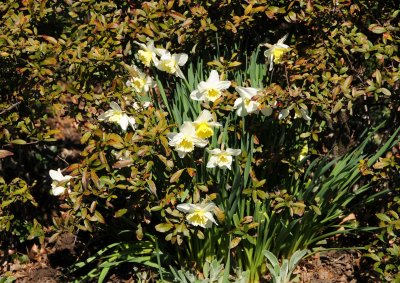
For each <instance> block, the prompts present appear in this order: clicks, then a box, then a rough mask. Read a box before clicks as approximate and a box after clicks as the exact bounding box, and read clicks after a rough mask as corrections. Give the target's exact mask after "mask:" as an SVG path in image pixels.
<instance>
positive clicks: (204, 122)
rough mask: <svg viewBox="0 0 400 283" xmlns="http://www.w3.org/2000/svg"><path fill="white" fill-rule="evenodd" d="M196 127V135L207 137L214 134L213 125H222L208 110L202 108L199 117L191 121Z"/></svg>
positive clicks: (202, 137)
mask: <svg viewBox="0 0 400 283" xmlns="http://www.w3.org/2000/svg"><path fill="white" fill-rule="evenodd" d="M193 125H194V126H195V128H196V136H197V137H199V138H201V139H207V138H209V137H211V136H212V135H213V134H214V131H213V127H221V126H222V125H221V124H220V123H218V122H215V121H214V119H213V116H212V114H211V112H210V111H208V110H203V111H202V112H201V113H200V115H199V117H197V119H196V120H195V121H194V122H193Z"/></svg>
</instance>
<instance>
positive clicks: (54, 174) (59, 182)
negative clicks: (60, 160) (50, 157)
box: [49, 169, 72, 196]
mask: <svg viewBox="0 0 400 283" xmlns="http://www.w3.org/2000/svg"><path fill="white" fill-rule="evenodd" d="M49 175H50V177H51V179H52V180H53V182H52V183H51V193H52V194H53V195H54V196H59V195H62V194H64V192H65V190H66V187H65V186H68V185H69V183H68V181H69V180H71V179H72V176H69V175H65V176H64V175H63V174H62V172H61V169H57V171H56V170H50V171H49Z"/></svg>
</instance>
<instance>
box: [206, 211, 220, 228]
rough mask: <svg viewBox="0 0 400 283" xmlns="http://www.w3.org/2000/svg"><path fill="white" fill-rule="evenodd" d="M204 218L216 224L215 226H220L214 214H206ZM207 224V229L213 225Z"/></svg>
mask: <svg viewBox="0 0 400 283" xmlns="http://www.w3.org/2000/svg"><path fill="white" fill-rule="evenodd" d="M204 216H205V217H206V218H207V219H208V220H210V221H211V222H212V223H214V224H215V225H217V226H218V224H217V222H216V221H215V219H214V216H213V215H212V213H211V212H206V213H204ZM207 224H208V223H207ZM207 224H206V227H205V228H209V227H210V226H211V225H207Z"/></svg>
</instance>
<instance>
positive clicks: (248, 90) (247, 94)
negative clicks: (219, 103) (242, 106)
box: [235, 86, 259, 99]
mask: <svg viewBox="0 0 400 283" xmlns="http://www.w3.org/2000/svg"><path fill="white" fill-rule="evenodd" d="M235 90H236V91H237V92H238V93H239V95H240V96H241V97H242V98H248V99H251V98H252V97H253V96H255V95H256V94H257V92H258V91H259V90H258V89H256V88H254V87H241V86H237V87H235Z"/></svg>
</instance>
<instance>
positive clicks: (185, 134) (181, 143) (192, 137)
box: [167, 122, 208, 158]
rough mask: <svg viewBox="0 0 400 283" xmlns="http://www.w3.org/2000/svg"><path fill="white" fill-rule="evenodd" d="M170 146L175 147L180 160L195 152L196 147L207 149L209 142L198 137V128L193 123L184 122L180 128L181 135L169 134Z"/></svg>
mask: <svg viewBox="0 0 400 283" xmlns="http://www.w3.org/2000/svg"><path fill="white" fill-rule="evenodd" d="M167 137H168V139H169V143H168V144H169V145H170V146H173V147H174V148H175V150H176V151H177V152H178V155H179V157H180V158H183V157H185V155H186V154H187V153H189V152H192V151H193V150H194V147H195V146H197V147H205V146H206V145H207V143H208V141H207V140H205V139H202V138H199V137H197V136H196V128H195V126H194V125H193V123H192V122H184V123H183V124H182V126H180V128H179V133H169V134H167Z"/></svg>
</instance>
